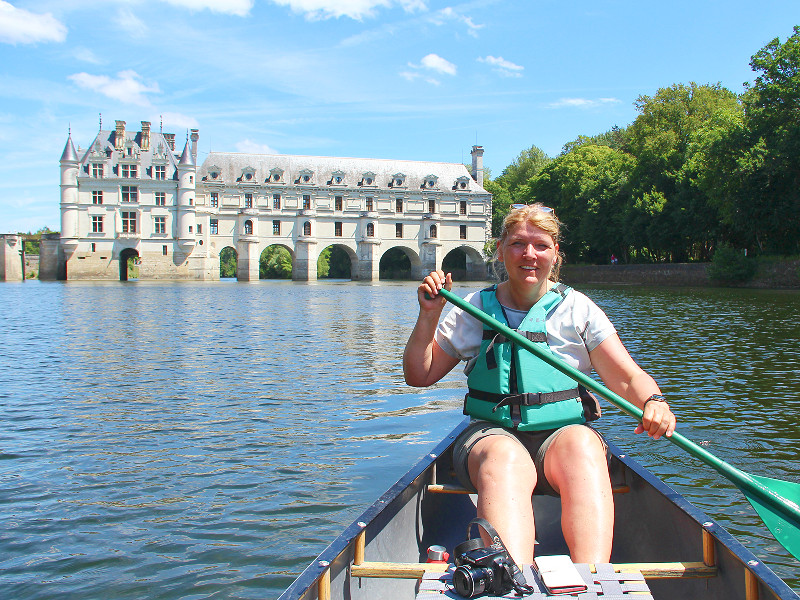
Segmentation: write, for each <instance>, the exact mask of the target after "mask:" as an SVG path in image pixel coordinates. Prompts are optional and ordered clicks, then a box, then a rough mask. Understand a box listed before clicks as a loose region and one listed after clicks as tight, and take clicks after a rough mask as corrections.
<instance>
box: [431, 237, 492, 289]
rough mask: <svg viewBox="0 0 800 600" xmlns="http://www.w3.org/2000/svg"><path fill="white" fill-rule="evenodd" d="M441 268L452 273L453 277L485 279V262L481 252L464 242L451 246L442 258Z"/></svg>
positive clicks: (464, 279)
mask: <svg viewBox="0 0 800 600" xmlns="http://www.w3.org/2000/svg"><path fill="white" fill-rule="evenodd" d="M441 268H442V270H444V271H450V272H451V273H453V279H458V280H461V281H469V280H472V281H480V280H484V279H486V263H485V261H484V259H483V256H482V255H481V253H480V252H479V251H478V250H477V249H476V248H473V247H472V246H468V245H466V244H464V245H461V246H458V247H456V248H452V249H451V250H450V251H449V252H448V253H447V254H446V255H445V256H444V258H442V266H441Z"/></svg>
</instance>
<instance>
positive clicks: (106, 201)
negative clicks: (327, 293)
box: [41, 121, 491, 281]
mask: <svg viewBox="0 0 800 600" xmlns="http://www.w3.org/2000/svg"><path fill="white" fill-rule="evenodd" d="M198 139H199V132H198V131H197V130H192V131H191V134H190V135H189V136H187V140H186V144H185V146H184V148H183V151H182V152H176V150H175V136H174V135H172V134H168V133H162V132H160V131H159V132H156V131H153V130H152V129H151V127H150V123H148V122H146V121H143V122H142V123H141V130H140V131H130V130H128V129H127V128H126V123H125V122H124V121H117V122H116V127H115V129H114V130H113V131H102V130H101V131H100V132H99V133H98V134H97V136H96V137H95V139H94V140H93V141H92V143H91V144H90V146H89V147H88V149H86V150H76V149H75V146H74V144H73V142H72V137H71V135H70V136H68V139H67V143H66V146H65V148H64V152H63V154H62V156H61V161H60V166H61V233H60V238H58V239H56V238H57V236H45V239H43V240H42V250H41V255H42V264H41V274H42V277H44V278H59V279H70V280H71V279H125V277H126V275H127V262H128V259H129V258H131V257H133V258H134V259H135V260H136V261H137V263H138V264H139V277H140V279H196V280H215V279H219V254H220V251H221V250H222V249H223V248H225V247H231V248H233V249H234V250H235V251H236V254H237V269H238V274H237V275H238V279H240V280H257V279H258V264H259V258H260V256H261V254H262V252H263V251H264V250H265V249H266V248H268V247H269V246H272V245H275V244H278V245H280V246H283V247H285V248H286V249H288V251H289V253H290V254H291V256H292V277H293V279H296V280H314V279H316V277H317V259H318V257H319V254H320V252H322V251H323V250H324V249H325V248H327V247H329V246H337V247H340V248H342V249H344V250H345V251H346V252H347V255H348V256H349V258H350V264H351V276H352V278H353V279H358V280H366V281H369V280H377V279H378V275H379V265H380V259H381V257H382V256H383V255H384V254H385V253H386V252H388V251H389V250H392V249H394V248H399V249H400V250H402V251H403V252H404V253H405V254H406V255H407V256H408V257H409V259H410V261H411V265H412V276H413V277H415V278H416V277H421V276H422V275H423V273H425V272H427V271H429V270H431V269H434V268H440V267H441V265H442V261H443V260H444V258H445V256H446V255H447V254H448V253H450V252H452V251H454V250H460V251H462V252H463V253H464V255H465V256H466V271H467V277H469V278H474V279H481V278H484V277H485V275H486V271H485V269H486V267H485V261H484V258H483V254H482V252H483V247H484V244H485V243H486V241H487V239H488V236H489V235H490V233H491V195H490V194H489V193H488V192H487V191H486V190H485V189H483V187H482V181H483V148H481V147H480V146H474V147H473V149H472V172H471V173H470V172H468V170H467V168H466V167H465V166H464V165H461V164H457V163H433V162H418V161H402V160H381V159H357V158H336V157H320V156H292V155H265V154H235V153H224V152H211V153H210V154H209V155H208V156H207V157H206V159H205V161H204V162H203V163H202V165H198V164H197V142H198Z"/></svg>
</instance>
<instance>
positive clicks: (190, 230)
mask: <svg viewBox="0 0 800 600" xmlns="http://www.w3.org/2000/svg"><path fill="white" fill-rule="evenodd" d="M189 233H192V226H191V225H189Z"/></svg>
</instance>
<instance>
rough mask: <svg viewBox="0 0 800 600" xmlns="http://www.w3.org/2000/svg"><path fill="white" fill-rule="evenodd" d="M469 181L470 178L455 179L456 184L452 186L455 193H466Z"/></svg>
mask: <svg viewBox="0 0 800 600" xmlns="http://www.w3.org/2000/svg"><path fill="white" fill-rule="evenodd" d="M469 180H470V178H469V177H467V176H466V175H464V176H463V177H459V178H458V179H456V183H455V185H454V186H453V189H454V190H457V191H466V190H468V189H469Z"/></svg>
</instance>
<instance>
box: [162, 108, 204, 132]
mask: <svg viewBox="0 0 800 600" xmlns="http://www.w3.org/2000/svg"><path fill="white" fill-rule="evenodd" d="M151 121H152V122H153V123H163V124H164V126H166V127H170V128H172V129H198V128H199V125H198V123H197V119H195V118H194V117H190V116H187V115H184V114H181V113H175V112H165V113H162V114H160V115H159V116H158V119H151Z"/></svg>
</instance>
